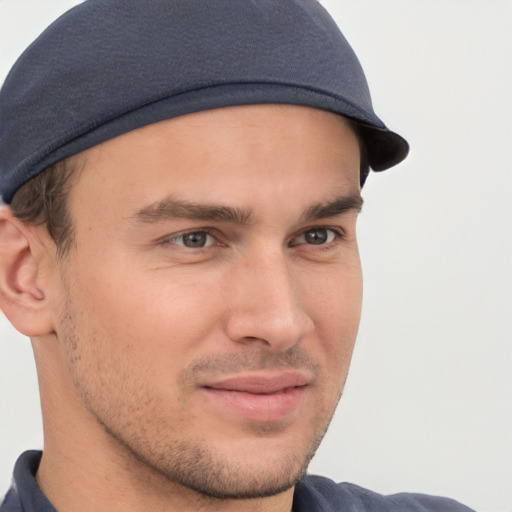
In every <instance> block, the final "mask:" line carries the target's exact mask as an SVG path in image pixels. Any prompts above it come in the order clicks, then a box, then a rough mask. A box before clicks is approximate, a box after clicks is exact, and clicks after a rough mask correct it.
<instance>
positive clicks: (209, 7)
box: [0, 0, 409, 203]
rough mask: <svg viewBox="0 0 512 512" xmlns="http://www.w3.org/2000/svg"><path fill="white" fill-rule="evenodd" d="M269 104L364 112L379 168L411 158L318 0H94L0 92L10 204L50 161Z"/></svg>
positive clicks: (49, 32)
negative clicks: (151, 130)
mask: <svg viewBox="0 0 512 512" xmlns="http://www.w3.org/2000/svg"><path fill="white" fill-rule="evenodd" d="M258 103H286V104H295V105H307V106H311V107H317V108H320V109H325V110H329V111H332V112H335V113H338V114H342V115H343V116H346V117H348V118H350V119H352V120H354V121H355V122H356V123H357V125H358V126H359V132H360V136H361V138H362V139H363V140H364V142H365V144H366V146H367V149H368V157H369V164H370V166H371V168H372V169H373V170H376V171H381V170H384V169H387V168H389V167H391V166H393V165H395V164H397V163H398V162H400V161H401V160H403V159H404V158H405V157H406V156H407V152H408V149H409V147H408V144H407V142H406V141H405V140H404V139H403V138H402V137H400V136H399V135H398V134H396V133H394V132H392V131H390V130H389V129H388V128H387V127H386V126H385V125H384V123H383V122H382V121H381V120H380V119H379V118H378V117H377V116H376V114H375V112H374V111H373V107H372V103H371V98H370V92H369V89H368V84H367V82H366V79H365V76H364V73H363V70H362V68H361V65H360V64H359V61H358V59H357V57H356V56H355V54H354V52H353V51H352V49H351V47H350V46H349V44H348V43H347V41H346V40H345V38H344V37H343V35H342V34H341V32H340V31H339V29H338V27H337V26H336V24H335V22H334V21H333V20H332V18H331V17H330V16H329V14H328V13H327V12H326V10H325V9H324V8H323V7H322V6H321V5H320V4H319V3H318V2H317V1H316V0H88V1H86V2H84V3H82V4H80V5H78V6H77V7H75V8H73V9H71V10H70V11H68V12H67V13H65V14H64V15H63V16H61V17H60V18H59V19H58V20H57V21H55V22H54V23H53V24H52V25H50V27H48V28H47V29H46V30H45V31H44V32H43V33H42V34H41V35H40V36H39V37H38V39H36V41H34V42H33V43H32V44H31V45H30V46H29V47H28V49H27V50H26V51H25V52H24V53H23V54H22V56H21V57H20V58H19V59H18V61H17V62H16V64H15V65H14V67H13V69H12V70H11V72H10V73H9V75H8V76H7V79H6V81H5V83H4V85H3V87H2V89H1V91H0V192H1V194H2V197H3V200H4V201H5V202H6V203H9V202H10V201H11V199H12V197H13V195H14V193H15V192H16V191H17V190H18V188H19V187H20V186H21V185H23V184H24V183H26V182H27V181H28V180H30V179H31V178H33V177H34V176H36V175H37V174H38V173H40V172H41V171H43V170H44V169H45V168H47V167H48V166H50V165H51V164H54V163H55V162H57V161H59V160H62V159H64V158H66V157H68V156H71V155H73V154H76V153H78V152H80V151H83V150H85V149H87V148H90V147H92V146H95V145H97V144H99V143H101V142H103V141H105V140H108V139H111V138H113V137H116V136H117V135H120V134H122V133H125V132H128V131H131V130H134V129H136V128H139V127H141V126H144V125H147V124H150V123H154V122H157V121H161V120H163V119H169V118H172V117H176V116H180V115H184V114H188V113H192V112H198V111H202V110H208V109H213V108H218V107H226V106H232V105H244V104H258ZM120 172H121V171H120ZM365 178H366V176H361V183H363V182H364V180H365Z"/></svg>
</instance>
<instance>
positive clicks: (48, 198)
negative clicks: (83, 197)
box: [10, 158, 77, 257]
mask: <svg viewBox="0 0 512 512" xmlns="http://www.w3.org/2000/svg"><path fill="white" fill-rule="evenodd" d="M76 167H77V165H76V159H73V158H67V159H65V160H62V161H60V162H57V163H56V164H53V165H51V166H50V167H48V168H47V169H45V170H44V171H43V172H41V173H40V174H38V175H37V176H35V177H34V178H32V179H31V180H30V181H28V182H27V183H25V184H24V185H23V186H22V187H21V188H20V189H19V190H18V191H17V192H16V194H15V195H14V197H13V199H12V201H11V204H10V207H11V210H12V212H13V215H14V216H15V217H17V218H18V219H20V220H21V221H23V222H26V223H27V224H32V225H34V226H43V225H44V226H45V227H46V230H47V231H48V233H49V235H50V237H51V238H52V240H53V241H54V242H55V245H56V246H57V253H58V255H59V256H60V257H62V256H64V255H65V254H66V253H67V252H68V251H69V249H70V247H71V245H72V244H73V240H74V236H73V219H72V217H71V213H70V212H69V209H68V204H67V202H68V195H69V190H70V188H71V186H72V184H73V182H74V181H76V177H75V174H76V173H75V171H76Z"/></svg>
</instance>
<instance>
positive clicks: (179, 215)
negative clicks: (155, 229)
mask: <svg viewBox="0 0 512 512" xmlns="http://www.w3.org/2000/svg"><path fill="white" fill-rule="evenodd" d="M250 217H251V212H250V210H242V209H240V208H234V207H231V206H220V205H215V204H212V205H209V204H199V203H194V202H188V201H182V200H179V199H175V198H173V197H166V198H165V199H162V200H161V201H157V202H155V203H152V204H150V205H149V206H146V207H144V208H142V209H141V210H139V211H138V212H137V213H135V215H134V216H133V219H134V220H136V221H139V222H143V223H147V224H154V223H157V222H163V221H166V220H176V219H189V220H206V221H217V222H231V223H234V224H242V225H243V224H248V223H249V220H250Z"/></svg>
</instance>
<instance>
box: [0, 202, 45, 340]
mask: <svg viewBox="0 0 512 512" xmlns="http://www.w3.org/2000/svg"><path fill="white" fill-rule="evenodd" d="M42 245H43V244H42V242H41V241H40V240H38V238H37V236H36V235H35V233H34V228H33V227H31V226H27V225H25V224H24V223H23V222H21V221H20V220H19V219H17V218H15V217H14V216H13V214H12V211H11V209H10V208H9V207H6V206H4V207H0V309H1V310H2V311H3V313H4V314H5V316H6V317H7V319H8V320H9V321H10V322H11V324H12V325H13V326H14V327H15V328H16V329H17V330H18V331H19V332H21V333H22V334H25V335H26V336H30V337H36V336H43V335H45V334H50V333H52V332H53V321H52V315H51V314H50V308H49V304H48V300H47V297H46V294H45V290H44V289H43V287H42V286H41V285H40V279H39V277H40V272H41V266H42V259H43V255H44V254H45V251H43V250H42Z"/></svg>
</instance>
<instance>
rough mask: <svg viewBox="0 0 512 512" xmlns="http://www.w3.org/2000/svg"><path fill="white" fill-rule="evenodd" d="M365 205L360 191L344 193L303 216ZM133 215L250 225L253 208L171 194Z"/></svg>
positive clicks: (148, 218) (150, 221)
mask: <svg viewBox="0 0 512 512" xmlns="http://www.w3.org/2000/svg"><path fill="white" fill-rule="evenodd" d="M362 206H363V199H362V197H361V196H360V195H359V194H353V195H348V196H341V197H338V198H336V199H334V200H333V201H329V202H327V203H322V204H315V205H312V206H310V207H309V208H308V209H307V210H306V211H305V212H304V213H303V214H302V216H301V219H302V220H303V221H306V220H319V219H324V218H329V217H336V216H338V215H342V214H344V213H347V212H350V211H355V212H360V211H361V208H362ZM131 219H133V220H135V221H137V222H142V223H145V224H156V223H158V222H164V221H168V220H177V219H188V220H201V221H216V222H230V223H233V224H240V225H247V224H249V223H250V221H251V210H244V209H241V208H235V207H232V206H222V205H215V204H202V203H194V202H189V201H183V200H179V199H176V198H174V197H172V196H170V197H166V198H164V199H162V200H160V201H156V202H154V203H152V204H150V205H148V206H146V207H144V208H142V209H140V210H138V211H137V212H136V213H135V214H134V215H133V216H131Z"/></svg>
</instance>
